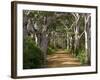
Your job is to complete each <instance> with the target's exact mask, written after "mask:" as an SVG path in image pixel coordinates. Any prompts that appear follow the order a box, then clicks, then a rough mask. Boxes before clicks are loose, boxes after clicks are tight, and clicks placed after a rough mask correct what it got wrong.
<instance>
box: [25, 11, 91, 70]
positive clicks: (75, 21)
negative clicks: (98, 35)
mask: <svg viewBox="0 0 100 80" xmlns="http://www.w3.org/2000/svg"><path fill="white" fill-rule="evenodd" d="M58 49H62V50H66V51H68V52H70V54H72V55H74V56H75V57H77V58H79V60H80V61H81V63H82V64H87V65H89V64H90V63H91V62H90V56H91V54H90V53H91V14H90V13H77V12H47V11H33V10H23V51H24V53H23V55H24V57H23V65H24V66H23V68H24V69H28V68H41V67H46V66H45V65H46V62H47V61H46V58H47V55H48V54H50V53H53V52H54V51H56V50H58Z"/></svg>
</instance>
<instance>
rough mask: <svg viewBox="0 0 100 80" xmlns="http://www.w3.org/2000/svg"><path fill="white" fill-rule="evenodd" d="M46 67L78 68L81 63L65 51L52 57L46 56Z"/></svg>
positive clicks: (58, 52)
mask: <svg viewBox="0 0 100 80" xmlns="http://www.w3.org/2000/svg"><path fill="white" fill-rule="evenodd" d="M47 61H48V63H47V67H72V66H80V65H81V63H80V61H79V60H78V59H77V58H74V56H73V55H72V54H70V53H67V52H66V51H61V50H59V51H56V52H55V53H54V54H52V55H48V57H47Z"/></svg>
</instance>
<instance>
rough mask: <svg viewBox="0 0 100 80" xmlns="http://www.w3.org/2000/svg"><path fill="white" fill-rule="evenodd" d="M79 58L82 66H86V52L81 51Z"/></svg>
mask: <svg viewBox="0 0 100 80" xmlns="http://www.w3.org/2000/svg"><path fill="white" fill-rule="evenodd" d="M77 58H78V59H79V60H80V62H81V64H85V63H86V60H85V59H86V53H85V50H79V52H78V55H77Z"/></svg>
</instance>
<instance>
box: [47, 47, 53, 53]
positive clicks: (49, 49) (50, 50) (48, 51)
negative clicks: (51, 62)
mask: <svg viewBox="0 0 100 80" xmlns="http://www.w3.org/2000/svg"><path fill="white" fill-rule="evenodd" d="M53 52H54V49H52V48H51V47H48V49H47V54H48V55H51V54H53Z"/></svg>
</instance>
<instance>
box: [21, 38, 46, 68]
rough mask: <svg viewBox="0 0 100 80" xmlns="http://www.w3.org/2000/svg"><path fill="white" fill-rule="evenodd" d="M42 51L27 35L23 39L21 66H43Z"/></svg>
mask: <svg viewBox="0 0 100 80" xmlns="http://www.w3.org/2000/svg"><path fill="white" fill-rule="evenodd" d="M43 59H44V57H43V53H42V52H41V50H40V49H39V48H38V47H37V46H36V45H35V42H34V41H33V40H32V39H31V38H30V37H27V38H25V39H24V41H23V68H24V69H32V68H41V67H42V66H43Z"/></svg>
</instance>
